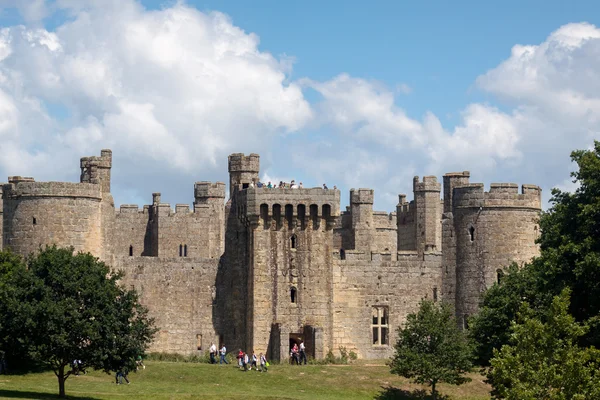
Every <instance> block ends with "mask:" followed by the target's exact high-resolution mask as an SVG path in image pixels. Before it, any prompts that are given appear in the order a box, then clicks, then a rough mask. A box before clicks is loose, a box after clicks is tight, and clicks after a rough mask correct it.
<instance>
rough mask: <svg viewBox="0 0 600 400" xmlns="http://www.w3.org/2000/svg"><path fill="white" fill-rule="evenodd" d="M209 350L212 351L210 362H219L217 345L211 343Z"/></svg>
mask: <svg viewBox="0 0 600 400" xmlns="http://www.w3.org/2000/svg"><path fill="white" fill-rule="evenodd" d="M209 352H210V363H211V364H216V363H217V346H215V344H214V343H211V344H210V348H209Z"/></svg>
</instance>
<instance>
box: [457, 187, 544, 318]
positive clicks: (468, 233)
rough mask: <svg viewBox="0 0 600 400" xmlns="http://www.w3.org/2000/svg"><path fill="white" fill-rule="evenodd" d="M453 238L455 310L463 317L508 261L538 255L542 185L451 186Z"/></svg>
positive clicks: (474, 309)
mask: <svg viewBox="0 0 600 400" xmlns="http://www.w3.org/2000/svg"><path fill="white" fill-rule="evenodd" d="M451 202H452V214H453V225H454V235H455V243H456V303H455V304H456V315H457V319H458V321H463V326H466V319H467V317H468V316H470V315H473V314H474V313H476V312H477V311H478V310H479V302H480V300H481V294H482V292H483V291H485V290H486V289H487V288H489V287H490V286H492V285H493V284H494V283H495V282H496V281H497V280H498V279H499V277H500V276H501V271H502V270H503V269H504V268H505V267H507V266H508V265H509V264H511V263H512V262H516V263H518V264H523V263H525V262H528V261H530V260H531V259H532V258H533V257H534V256H536V255H538V254H539V248H538V246H537V245H536V243H535V240H536V239H537V237H538V233H539V227H538V223H539V216H540V212H541V189H540V188H539V187H538V186H535V185H523V186H522V189H521V193H519V187H518V185H517V184H514V183H492V184H491V187H490V191H489V192H485V191H484V187H483V184H480V183H475V184H467V185H465V186H456V187H454V188H453V191H452V200H451Z"/></svg>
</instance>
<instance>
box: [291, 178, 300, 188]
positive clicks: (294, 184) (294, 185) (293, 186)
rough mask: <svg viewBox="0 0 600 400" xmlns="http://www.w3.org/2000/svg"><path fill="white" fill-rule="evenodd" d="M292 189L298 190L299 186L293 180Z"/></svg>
mask: <svg viewBox="0 0 600 400" xmlns="http://www.w3.org/2000/svg"><path fill="white" fill-rule="evenodd" d="M290 189H298V185H296V181H295V180H293V179H292V182H291V183H290Z"/></svg>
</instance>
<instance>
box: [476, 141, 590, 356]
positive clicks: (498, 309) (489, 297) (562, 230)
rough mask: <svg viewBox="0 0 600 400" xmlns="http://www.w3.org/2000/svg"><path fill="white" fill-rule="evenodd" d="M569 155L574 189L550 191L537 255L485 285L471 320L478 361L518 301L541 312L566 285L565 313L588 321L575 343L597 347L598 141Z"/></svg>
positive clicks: (502, 334) (496, 342) (505, 334)
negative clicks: (569, 297) (568, 297)
mask: <svg viewBox="0 0 600 400" xmlns="http://www.w3.org/2000/svg"><path fill="white" fill-rule="evenodd" d="M571 159H572V160H573V161H574V162H575V163H577V165H578V170H577V171H576V172H573V173H572V174H571V176H572V177H573V182H574V183H576V184H577V185H578V188H577V189H576V190H575V191H574V192H573V193H570V192H564V191H561V190H559V189H553V190H552V198H551V204H552V206H551V207H550V209H549V210H548V211H547V212H544V213H542V215H541V218H540V232H541V235H540V238H539V239H538V243H539V245H540V256H539V257H537V258H535V259H534V260H533V261H532V262H531V263H529V264H526V265H525V266H524V267H523V268H522V269H521V270H519V269H518V268H516V267H513V268H511V270H510V271H509V273H508V274H507V275H506V276H505V277H504V278H503V280H502V282H501V284H499V285H495V286H493V287H492V288H490V289H489V290H488V291H487V292H486V293H485V295H484V298H483V302H482V307H481V311H480V313H479V315H478V316H476V317H475V318H474V320H473V321H472V324H471V334H472V335H473V338H474V339H475V341H476V343H477V354H478V357H479V361H480V362H481V363H482V364H487V362H489V359H490V358H491V355H492V349H494V348H500V347H501V346H502V345H503V344H506V343H507V342H508V338H509V326H510V324H509V322H510V321H513V320H514V319H515V318H516V316H517V312H518V310H519V304H520V302H521V301H525V302H527V304H528V305H529V307H530V308H531V309H532V312H535V313H536V315H538V316H541V315H542V314H543V313H544V312H546V310H548V308H549V307H550V304H551V303H552V299H553V297H554V296H557V295H559V294H560V293H561V291H562V290H563V289H565V288H569V289H571V290H572V292H573V293H576V294H577V295H576V296H574V297H573V300H572V302H571V305H570V308H569V310H570V313H571V314H572V315H573V316H574V317H575V319H576V320H577V321H579V322H585V323H586V324H587V325H588V326H589V330H588V332H587V334H586V335H584V336H582V337H581V338H580V343H581V344H583V345H590V344H591V345H594V346H596V347H598V346H600V318H599V315H600V142H598V141H596V142H595V143H594V148H593V149H590V150H578V151H574V152H572V153H571Z"/></svg>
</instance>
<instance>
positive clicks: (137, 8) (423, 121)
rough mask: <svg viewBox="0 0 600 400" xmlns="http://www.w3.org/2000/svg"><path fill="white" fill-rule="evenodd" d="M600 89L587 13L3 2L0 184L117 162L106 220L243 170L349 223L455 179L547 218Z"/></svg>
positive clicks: (598, 117)
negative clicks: (236, 166) (232, 167)
mask: <svg viewBox="0 0 600 400" xmlns="http://www.w3.org/2000/svg"><path fill="white" fill-rule="evenodd" d="M599 75H600V3H598V2H594V1H587V2H586V1H573V2H564V1H537V0H531V1H527V2H523V1H512V0H508V1H503V2H482V1H459V2H447V1H422V2H403V1H402V2H399V1H383V0H382V1H377V2H364V1H335V0H331V1H327V2H323V1H313V0H306V1H302V2H282V1H275V0H272V1H267V0H257V1H253V2H248V1H241V0H240V1H228V0H222V1H218V0H207V1H200V0H188V1H160V0H159V1H156V0H142V1H136V0H0V177H2V176H4V177H8V176H11V175H22V176H33V177H34V178H35V179H36V180H37V181H64V180H67V181H77V180H78V179H79V158H80V157H82V156H90V155H99V154H100V150H101V149H103V148H110V149H112V150H113V170H112V193H113V196H114V198H115V203H116V205H117V206H118V205H119V204H138V205H140V206H141V205H143V204H149V203H151V201H152V195H151V194H152V193H153V192H161V193H162V200H163V201H165V202H169V203H171V204H172V205H174V204H176V203H190V204H191V203H192V202H193V183H194V182H196V181H203V180H209V181H223V182H228V174H227V156H228V155H229V154H231V153H238V152H239V153H246V154H249V153H252V152H254V153H258V154H260V156H261V173H260V176H261V178H262V180H264V181H265V182H266V181H269V180H271V181H273V182H279V181H280V180H285V181H288V182H289V181H290V180H291V179H295V180H296V182H303V184H304V186H305V187H313V186H321V185H322V184H323V183H327V185H328V186H329V187H332V186H333V185H336V186H337V187H338V188H339V189H340V190H341V193H342V204H341V206H342V209H344V207H345V206H346V205H348V193H349V190H350V189H351V188H372V189H375V208H376V209H377V210H380V211H387V212H392V211H395V206H396V204H397V202H398V194H400V193H406V194H407V195H408V198H409V199H412V179H413V177H414V176H420V177H422V176H424V175H436V176H437V177H438V179H439V180H440V181H441V177H442V175H443V174H444V173H446V172H452V171H464V170H468V171H470V172H471V182H483V183H485V184H486V187H488V188H489V184H490V183H492V182H515V183H519V184H523V183H527V184H537V185H540V186H541V187H542V189H543V200H544V202H547V201H548V200H549V198H550V191H551V188H553V187H558V188H561V189H563V190H574V188H575V185H574V184H573V182H572V181H571V178H570V175H569V174H570V172H571V171H573V170H574V169H575V167H576V166H575V165H573V164H572V163H571V161H570V152H571V151H572V150H575V149H585V148H590V147H591V146H592V144H593V141H594V139H599V138H600V135H599V134H598V132H599V130H600V79H599V78H600V76H599ZM3 179H6V178H3ZM3 179H2V178H0V180H3Z"/></svg>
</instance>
